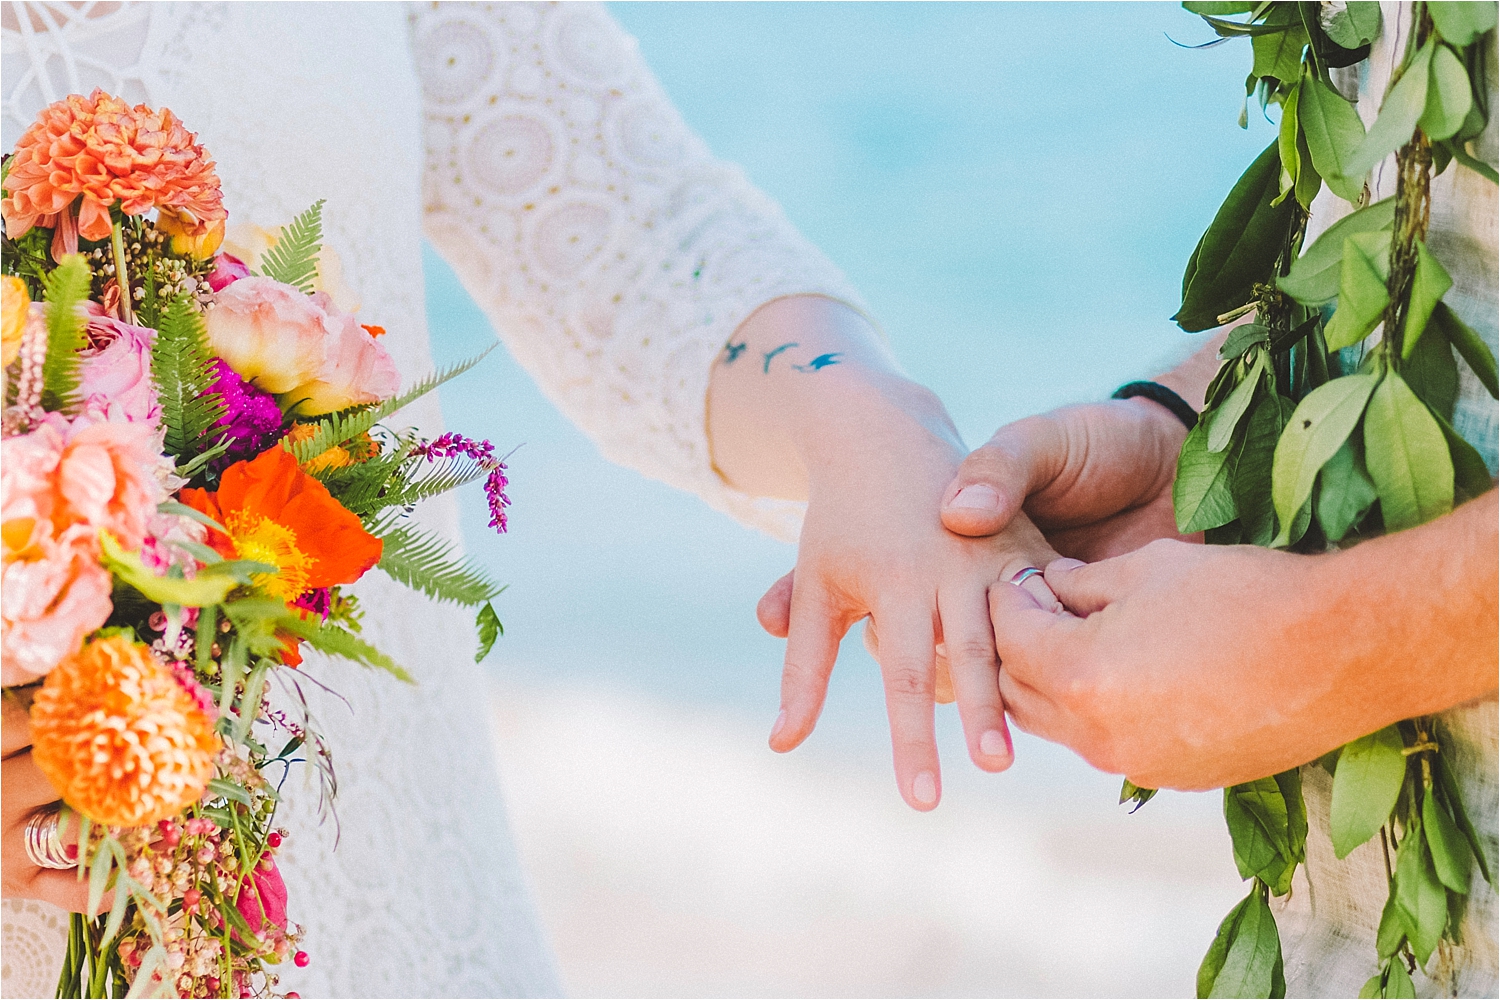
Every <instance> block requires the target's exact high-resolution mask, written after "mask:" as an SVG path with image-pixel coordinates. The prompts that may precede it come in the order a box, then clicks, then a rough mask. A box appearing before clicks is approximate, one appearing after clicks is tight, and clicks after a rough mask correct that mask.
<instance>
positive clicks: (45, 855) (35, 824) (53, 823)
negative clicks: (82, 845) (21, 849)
mask: <svg viewBox="0 0 1500 1000" xmlns="http://www.w3.org/2000/svg"><path fill="white" fill-rule="evenodd" d="M60 811H61V810H59V809H48V810H46V811H44V812H39V813H36V814H35V815H33V816H32V817H31V818H30V819H28V820H27V821H26V838H25V839H26V856H27V857H28V858H30V859H31V863H32V864H34V865H36V866H37V867H38V868H53V869H57V870H60V871H66V870H67V869H69V868H77V867H78V861H77V858H76V857H69V856H68V850H67V848H65V847H63V842H62V838H61V837H59V836H58V832H57V831H58V825H59V824H58V814H59V813H60ZM77 851H78V849H77V848H74V849H73V853H74V855H76V854H77Z"/></svg>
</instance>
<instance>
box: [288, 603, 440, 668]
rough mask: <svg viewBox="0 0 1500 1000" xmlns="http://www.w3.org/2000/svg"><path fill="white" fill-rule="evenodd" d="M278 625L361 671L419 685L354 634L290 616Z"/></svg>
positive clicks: (317, 648)
mask: <svg viewBox="0 0 1500 1000" xmlns="http://www.w3.org/2000/svg"><path fill="white" fill-rule="evenodd" d="M277 624H278V625H279V626H280V627H281V628H283V629H285V630H286V631H288V632H290V633H292V634H293V635H296V636H300V637H302V638H303V639H306V640H307V642H308V644H309V645H310V646H312V647H313V648H314V649H316V650H319V651H320V652H324V653H327V654H329V655H330V656H341V657H343V658H344V659H346V660H350V661H352V662H354V663H357V664H359V665H360V666H362V667H373V668H375V669H377V670H384V671H385V672H386V673H388V674H390V675H391V676H393V677H395V678H396V679H397V680H402V681H405V682H406V683H408V684H415V683H416V680H415V679H413V678H412V676H411V674H409V673H407V672H406V671H405V670H403V669H402V668H401V667H400V665H399V664H397V663H396V661H395V660H393V659H391V658H390V657H389V656H387V655H385V654H384V653H382V652H381V651H380V650H378V649H376V648H375V647H374V646H372V645H370V644H369V643H368V642H365V641H364V640H363V639H361V638H360V637H359V636H357V635H355V634H354V633H353V632H349V631H346V630H344V629H342V628H339V627H338V626H337V625H331V624H327V623H315V622H310V621H305V620H304V619H302V618H301V617H299V616H297V615H287V616H285V617H283V618H282V619H281V620H280V621H279V622H278V623H277Z"/></svg>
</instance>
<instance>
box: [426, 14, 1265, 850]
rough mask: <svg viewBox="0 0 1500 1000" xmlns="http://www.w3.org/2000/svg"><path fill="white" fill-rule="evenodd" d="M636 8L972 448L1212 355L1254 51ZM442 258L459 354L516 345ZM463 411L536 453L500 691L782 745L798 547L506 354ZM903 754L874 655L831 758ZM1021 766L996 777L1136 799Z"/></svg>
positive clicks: (430, 267) (470, 507)
mask: <svg viewBox="0 0 1500 1000" xmlns="http://www.w3.org/2000/svg"><path fill="white" fill-rule="evenodd" d="M611 9H612V11H613V12H614V14H615V16H616V17H618V18H619V19H620V20H621V21H622V22H623V23H624V25H625V27H626V28H627V29H628V30H629V31H630V32H631V33H633V34H634V35H635V36H636V37H637V38H638V39H639V41H640V46H641V49H642V51H643V53H644V54H645V57H646V59H647V61H648V62H649V63H650V65H651V66H652V67H653V68H654V70H655V71H656V74H657V76H658V77H659V79H660V80H661V82H662V84H663V85H664V86H665V88H666V90H667V92H668V93H669V94H670V95H671V97H672V98H673V100H674V101H675V102H676V103H677V106H678V108H679V109H680V110H681V112H682V114H683V115H684V117H685V118H686V120H687V121H688V123H689V124H690V125H691V126H692V127H693V128H694V129H696V130H697V132H698V133H699V134H700V135H702V136H703V137H704V139H705V140H707V142H708V144H709V146H710V147H711V148H712V149H713V150H714V152H715V153H716V154H717V155H719V156H720V157H722V158H724V159H727V160H730V161H733V162H735V163H738V164H739V165H740V166H742V167H743V168H744V170H745V172H746V173H747V174H748V175H749V177H750V178H751V179H752V180H753V181H754V182H755V183H756V184H758V185H759V186H760V187H762V188H763V189H764V190H766V191H767V192H769V193H770V194H771V195H772V196H774V197H775V198H776V199H778V200H779V201H780V202H781V204H782V205H783V206H784V208H785V210H786V212H787V214H788V216H789V217H790V218H791V219H792V220H793V221H794V222H795V223H796V224H797V225H798V226H799V227H800V228H801V229H802V231H803V232H804V233H806V234H807V235H808V236H809V237H810V238H811V239H812V240H813V241H814V242H815V243H816V244H817V245H819V246H820V247H821V248H822V249H823V250H824V251H825V252H826V253H827V254H828V256H829V257H831V258H832V259H833V260H834V261H835V262H836V263H838V264H839V265H840V266H841V267H842V268H843V269H844V270H845V271H846V272H847V273H848V275H849V276H850V278H851V279H852V280H853V282H854V284H855V285H856V286H857V287H858V288H859V289H860V290H861V291H862V292H863V294H864V295H865V297H866V298H867V300H868V302H869V305H870V306H871V307H872V309H873V311H874V314H875V316H876V317H878V318H879V320H880V322H881V323H882V324H883V326H884V329H885V331H886V332H887V334H888V335H889V337H890V340H891V342H892V344H893V345H894V348H895V351H896V353H897V355H898V357H899V358H900V360H901V361H902V363H903V364H904V365H905V366H906V368H907V370H908V371H909V372H910V373H911V374H912V375H913V376H914V377H915V378H916V379H918V380H919V381H921V382H923V383H925V384H927V385H928V386H930V387H932V388H933V389H934V390H935V391H936V392H937V393H938V394H939V395H940V396H941V397H942V398H943V399H944V400H945V401H946V403H947V405H948V407H949V409H950V411H951V412H952V414H953V416H954V418H955V420H956V421H957V424H958V426H959V429H960V430H961V432H962V433H963V435H964V436H965V439H966V440H967V441H968V442H969V444H970V445H971V446H973V445H977V444H979V443H981V442H982V441H983V440H984V439H985V438H986V437H987V436H988V435H989V434H990V433H991V432H992V431H993V430H994V428H996V427H997V426H999V425H1001V424H1003V423H1005V422H1007V421H1010V420H1013V419H1016V418H1018V417H1021V416H1023V415H1026V414H1028V413H1033V412H1037V411H1041V410H1046V409H1049V408H1051V407H1055V406H1058V405H1061V404H1064V403H1069V402H1074V401H1080V400H1090V399H1098V398H1102V397H1104V396H1106V395H1108V393H1109V392H1110V391H1111V390H1112V389H1113V388H1114V387H1115V386H1116V385H1118V384H1120V383H1122V382H1125V381H1128V380H1130V379H1133V378H1137V377H1143V376H1146V375H1148V374H1151V373H1152V371H1153V367H1154V366H1156V365H1159V364H1160V363H1161V362H1162V361H1163V360H1164V359H1168V358H1171V357H1173V356H1177V355H1181V354H1183V353H1185V352H1186V351H1187V350H1188V348H1189V347H1190V338H1188V337H1187V336H1186V335H1185V334H1183V333H1181V332H1180V331H1179V330H1177V328H1176V327H1175V326H1174V325H1173V324H1172V323H1171V322H1169V319H1168V317H1170V316H1171V314H1172V313H1173V311H1174V310H1175V307H1176V305H1177V303H1178V296H1179V291H1180V282H1181V275H1182V268H1183V264H1184V262H1185V261H1186V260H1187V258H1188V256H1189V254H1190V253H1191V252H1192V249H1193V246H1194V244H1195V242H1196V241H1197V239H1198V236H1199V234H1200V233H1201V232H1202V230H1203V228H1204V227H1205V226H1206V224H1207V223H1208V221H1209V220H1210V219H1211V218H1212V215H1213V213H1214V211H1215V209H1216V208H1217V207H1218V205H1219V203H1220V201H1221V200H1222V198H1223V197H1224V195H1225V193H1226V192H1227V191H1228V190H1229V188H1230V187H1231V186H1232V184H1233V183H1234V181H1235V179H1236V177H1237V176H1238V175H1239V173H1240V171H1241V170H1242V169H1243V168H1244V166H1245V165H1247V164H1248V163H1249V162H1250V161H1251V160H1252V159H1253V158H1254V156H1255V155H1256V153H1258V152H1259V151H1260V149H1262V148H1263V147H1264V146H1265V144H1266V143H1267V142H1269V141H1271V139H1272V138H1274V128H1273V126H1271V125H1270V124H1269V123H1268V122H1267V121H1266V120H1265V119H1264V118H1263V117H1262V116H1261V115H1260V113H1259V109H1258V108H1256V107H1255V106H1254V104H1253V103H1252V106H1251V114H1250V128H1249V129H1248V130H1247V131H1242V130H1241V129H1239V128H1238V127H1237V126H1236V118H1237V116H1238V114H1239V111H1240V103H1241V97H1242V96H1243V94H1244V79H1245V73H1246V72H1247V70H1248V65H1249V59H1250V54H1249V46H1248V44H1247V43H1246V42H1244V41H1239V42H1234V43H1230V44H1226V45H1223V46H1220V47H1217V48H1212V49H1207V50H1196V51H1195V50H1189V49H1186V48H1180V47H1177V46H1176V45H1174V44H1173V43H1172V42H1171V41H1169V40H1168V38H1167V35H1168V34H1171V35H1172V36H1173V37H1174V38H1177V39H1178V40H1181V41H1185V42H1201V41H1204V40H1206V39H1208V38H1210V37H1211V36H1210V35H1209V34H1208V32H1207V29H1206V28H1205V27H1204V26H1203V25H1202V24H1201V22H1199V21H1198V20H1197V18H1195V17H1192V16H1191V15H1188V14H1186V13H1185V12H1183V11H1181V10H1180V9H1178V8H1177V7H1176V6H1175V5H1169V4H1158V3H1128V4H1108V3H1090V4H1069V3H1046V4H1020V3H1014V4H1010V3H1008V4H969V3H965V4H943V3H924V4H902V3H881V4H860V3H846V4H822V3H806V4H802V3H799V4H776V3H764V4H736V3H713V4H699V3H671V4H654V3H625V4H616V5H613V6H612V8H611ZM426 263H427V268H426V270H427V273H426V278H427V286H428V302H429V306H428V311H429V317H430V320H431V327H432V330H433V333H434V338H433V343H434V350H435V353H436V354H437V358H438V361H439V362H448V361H451V360H456V359H458V358H460V357H463V356H466V355H468V354H471V353H473V352H474V351H476V350H478V349H482V348H483V347H484V346H486V345H488V344H489V343H491V342H492V337H493V335H492V333H491V330H490V327H489V324H488V322H487V321H486V319H485V318H484V316H483V315H482V314H481V313H480V311H479V310H478V309H477V307H476V306H475V305H474V304H473V302H472V301H471V300H470V299H469V298H468V297H467V296H466V295H465V293H464V292H463V290H462V289H461V288H460V286H459V284H458V282H457V280H456V279H455V278H454V276H453V274H452V273H451V272H450V271H449V270H448V268H447V266H446V265H445V264H443V263H442V262H441V260H439V259H438V258H437V257H436V256H435V255H434V254H433V253H432V252H431V251H430V250H429V251H428V254H427V261H426ZM443 404H444V410H445V413H446V417H447V421H448V424H449V426H450V427H452V428H455V429H461V430H463V431H464V432H466V433H469V434H474V435H479V436H486V437H489V438H491V439H492V440H494V441H495V443H496V444H497V445H498V447H499V448H500V449H501V450H502V451H509V450H510V449H511V448H515V447H518V446H519V447H518V450H517V451H516V452H515V454H514V456H513V458H512V459H511V462H510V465H511V469H512V478H513V485H512V487H511V496H512V498H513V500H514V501H515V505H514V507H513V508H512V519H511V530H510V532H509V534H507V535H506V536H504V537H501V538H497V537H496V536H495V535H494V534H493V533H492V532H490V531H489V529H488V528H487V527H486V526H485V513H484V504H483V499H482V497H481V495H480V494H479V493H478V488H477V486H476V487H470V488H469V489H468V490H467V491H466V492H465V494H464V534H465V538H466V541H467V544H468V547H469V550H470V552H471V553H472V554H473V555H474V556H475V557H476V558H477V559H478V560H480V561H481V562H483V563H484V564H485V565H486V566H488V567H489V568H490V569H491V570H492V571H493V573H494V574H495V575H496V576H497V577H498V578H499V579H501V580H503V581H506V582H509V583H510V584H511V586H510V589H509V590H508V591H507V592H506V593H505V594H504V595H503V596H502V597H501V598H500V599H499V600H498V601H497V602H496V606H497V608H498V610H499V612H500V615H501V617H502V619H503V620H504V622H505V626H506V634H505V637H504V638H503V639H502V640H501V641H500V643H499V645H498V647H497V649H496V652H495V654H494V655H493V656H492V658H491V661H490V662H491V664H492V668H491V669H492V670H493V671H494V672H495V674H496V675H497V676H498V677H499V678H500V679H502V680H505V681H508V682H516V683H520V684H528V683H551V682H555V681H563V680H566V681H570V682H576V681H584V682H587V683H595V682H597V683H599V684H604V685H610V686H613V687H617V688H625V689H629V690H632V691H637V692H641V693H645V694H648V695H651V696H654V697H660V698H664V699H668V700H671V701H673V702H678V703H688V704H705V705H714V706H717V707H720V708H723V707H726V706H728V707H732V708H733V709H735V710H736V711H743V712H746V713H751V714H752V715H753V716H754V717H757V718H759V719H761V720H762V721H763V722H764V725H765V728H766V729H767V730H769V728H770V725H771V722H772V719H773V718H774V717H775V714H776V709H777V692H778V684H779V670H780V658H781V654H782V643H781V642H779V641H777V640H774V639H771V638H769V637H768V636H766V635H765V634H763V633H762V632H761V630H760V629H759V627H758V626H757V625H756V622H755V617H754V607H755V602H756V600H757V599H758V598H759V596H760V594H761V593H762V591H763V590H764V588H765V587H766V586H767V585H769V584H770V583H771V582H772V581H773V580H774V579H776V577H778V576H779V575H781V574H782V573H783V572H785V571H786V570H787V569H788V568H790V566H791V565H792V562H793V559H794V551H793V549H792V548H791V547H789V546H786V545H782V544H779V543H777V542H774V541H771V540H770V539H768V538H765V537H764V536H762V535H760V534H758V533H756V532H754V531H751V530H749V529H746V528H743V527H741V526H739V525H738V524H736V523H735V522H733V521H731V520H730V519H729V518H727V517H725V516H723V515H721V514H718V513H715V512H713V511H711V510H709V509H708V508H707V507H705V506H704V505H703V504H702V503H701V502H699V501H698V500H697V499H696V498H695V497H693V496H690V495H687V494H684V493H681V492H678V491H676V490H673V489H671V488H669V487H666V486H664V485H662V484H660V483H656V482H652V481H648V480H646V479H644V478H642V477H641V476H639V475H637V474H636V473H634V472H631V471H629V470H626V469H622V468H619V467H616V466H613V465H610V464H608V463H606V462H605V461H604V460H603V459H601V458H600V457H599V456H598V454H597V452H596V451H595V450H594V448H593V446H592V445H591V444H590V443H589V442H588V441H587V440H586V439H585V438H584V437H583V436H582V435H581V434H580V433H579V432H578V431H577V430H576V429H575V428H573V427H572V425H570V424H569V423H568V422H567V421H566V420H565V419H563V418H562V417H561V416H560V415H559V414H558V413H557V412H556V411H555V410H554V409H553V408H552V407H551V406H550V404H548V403H547V402H546V401H545V400H544V399H543V397H542V395H541V393H540V392H539V391H538V390H537V388H536V386H535V385H534V384H533V383H532V382H531V381H530V380H529V378H528V377H527V376H526V374H525V372H524V371H522V370H521V369H520V367H519V366H518V365H517V364H516V363H515V362H514V361H513V360H512V359H511V358H510V357H509V355H507V354H506V353H505V351H504V349H503V348H501V349H500V350H497V351H496V352H495V354H494V355H492V356H491V357H490V359H489V360H488V361H486V363H485V364H484V366H483V368H481V369H480V370H479V371H478V372H476V373H474V374H471V375H469V376H467V377H465V378H463V379H460V380H458V381H457V382H454V383H452V384H450V385H449V386H447V387H445V388H444V389H443ZM939 714H940V733H941V736H942V740H943V752H944V759H945V762H946V763H947V767H948V773H950V774H951V773H952V772H953V770H954V769H956V768H966V767H967V764H966V763H965V762H964V753H963V744H962V741H961V737H960V736H959V734H958V728H957V723H956V717H955V715H954V713H952V711H951V709H948V710H942V711H940V713H939ZM885 733H886V728H885V714H884V710H883V707H882V697H881V690H880V685H879V679H878V672H877V669H876V667H875V665H874V663H873V662H872V661H871V660H870V659H869V658H868V656H867V655H866V654H865V652H864V650H863V648H862V646H861V645H860V643H859V641H858V639H857V637H854V636H851V638H850V639H849V640H847V641H846V642H845V644H844V649H843V653H842V656H841V659H840V663H839V668H838V670H837V671H836V672H835V674H834V678H833V683H832V689H831V695H830V698H829V701H828V707H827V709H826V711H825V715H824V719H823V722H822V724H821V726H820V729H819V732H818V733H817V734H815V736H814V737H813V740H814V741H815V742H822V743H823V744H824V745H825V746H832V745H837V746H840V747H842V748H844V749H847V750H849V751H851V752H854V753H858V754H868V755H869V756H870V757H871V759H873V760H879V761H884V760H885V759H887V755H888V753H889V750H888V745H887V743H886V735H885ZM1019 750H1020V755H1019V761H1018V764H1017V766H1016V768H1015V769H1014V770H1013V771H1012V772H1011V774H1010V775H1008V776H1006V777H1004V778H1001V779H990V780H991V781H994V782H998V781H1006V782H1012V783H1014V782H1020V783H1022V784H1024V783H1026V780H1027V775H1028V773H1030V774H1032V775H1034V776H1038V777H1040V776H1043V775H1044V776H1045V777H1046V780H1047V781H1048V782H1049V784H1050V785H1053V786H1055V784H1056V782H1057V781H1059V780H1063V781H1073V782H1076V783H1077V784H1078V785H1079V786H1081V787H1080V788H1079V791H1083V790H1085V789H1087V790H1088V791H1089V793H1090V794H1093V793H1095V792H1098V790H1099V789H1112V788H1113V787H1115V786H1114V784H1113V780H1112V779H1107V778H1104V776H1100V775H1093V774H1092V772H1089V771H1088V770H1087V768H1085V767H1084V766H1083V765H1081V764H1076V763H1072V762H1070V761H1067V760H1065V759H1064V758H1063V757H1062V756H1060V755H1059V752H1057V751H1052V750H1051V749H1050V748H1043V747H1040V746H1037V745H1035V744H1033V743H1031V742H1030V741H1025V740H1023V742H1022V745H1021V746H1020V747H1019ZM1034 760H1036V761H1044V762H1047V763H1046V766H1045V768H1043V769H1042V770H1030V771H1029V770H1028V769H1029V768H1032V766H1033V765H1031V764H1030V762H1031V761H1034ZM1036 767H1042V765H1036ZM952 794H953V790H952V788H951V786H950V792H949V795H950V797H951V795H952ZM1099 794H1107V791H1105V792H1099ZM1103 805H1107V803H1101V806H1103ZM1226 864H1227V861H1226Z"/></svg>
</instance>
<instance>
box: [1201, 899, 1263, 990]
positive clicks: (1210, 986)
mask: <svg viewBox="0 0 1500 1000" xmlns="http://www.w3.org/2000/svg"><path fill="white" fill-rule="evenodd" d="M1259 895H1260V887H1259V886H1256V887H1255V888H1253V889H1251V891H1250V895H1249V896H1246V897H1245V898H1244V899H1242V900H1240V901H1239V902H1238V903H1236V904H1235V906H1234V909H1232V910H1230V911H1229V915H1228V916H1227V917H1225V918H1224V919H1223V920H1222V921H1220V922H1219V930H1218V932H1217V933H1215V934H1214V940H1213V943H1212V944H1210V945H1209V946H1208V954H1206V955H1204V956H1203V962H1202V964H1200V965H1199V966H1198V997H1199V998H1200V1000H1202V998H1204V997H1209V996H1213V995H1214V983H1215V982H1216V981H1217V980H1218V978H1219V973H1220V972H1221V971H1222V970H1223V968H1224V959H1225V957H1226V956H1227V955H1228V954H1229V946H1230V945H1231V944H1232V943H1233V942H1234V939H1235V936H1236V934H1237V933H1238V932H1239V927H1240V921H1241V920H1242V919H1243V918H1244V916H1245V911H1246V910H1247V909H1249V907H1250V901H1251V900H1252V899H1254V898H1256V897H1258V896H1259Z"/></svg>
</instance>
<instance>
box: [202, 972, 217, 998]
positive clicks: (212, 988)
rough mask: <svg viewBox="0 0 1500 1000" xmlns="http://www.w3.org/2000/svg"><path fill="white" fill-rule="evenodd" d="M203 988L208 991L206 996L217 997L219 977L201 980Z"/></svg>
mask: <svg viewBox="0 0 1500 1000" xmlns="http://www.w3.org/2000/svg"><path fill="white" fill-rule="evenodd" d="M203 988H204V989H205V990H207V991H208V994H209V995H210V996H218V995H219V977H218V976H209V977H208V978H207V979H205V980H203Z"/></svg>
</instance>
